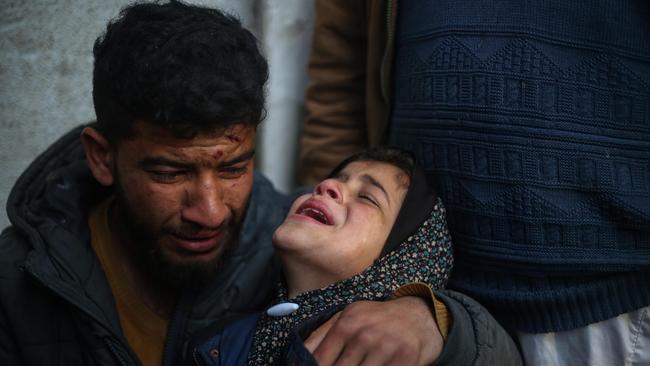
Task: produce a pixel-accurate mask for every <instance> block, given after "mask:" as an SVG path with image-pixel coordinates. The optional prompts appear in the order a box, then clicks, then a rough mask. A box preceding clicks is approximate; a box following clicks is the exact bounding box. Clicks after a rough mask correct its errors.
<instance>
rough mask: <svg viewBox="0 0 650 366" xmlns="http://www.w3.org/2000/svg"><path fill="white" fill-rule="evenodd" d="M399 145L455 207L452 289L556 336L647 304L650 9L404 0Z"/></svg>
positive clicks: (397, 82)
mask: <svg viewBox="0 0 650 366" xmlns="http://www.w3.org/2000/svg"><path fill="white" fill-rule="evenodd" d="M397 9H398V17H397V31H396V34H395V64H394V73H393V75H394V79H393V86H392V88H393V101H392V102H393V110H392V117H391V119H392V121H391V130H390V140H391V142H392V143H396V144H398V145H402V146H406V147H409V148H411V149H413V150H414V151H415V152H416V154H417V155H418V156H419V158H420V159H421V163H422V164H423V165H424V166H425V169H426V170H427V171H428V173H429V174H430V175H431V177H432V178H433V179H434V180H435V181H436V182H437V184H438V188H439V191H440V194H441V196H442V198H443V201H444V203H445V205H446V206H447V209H448V215H449V216H448V219H449V225H450V229H451V233H452V237H453V241H454V245H455V254H456V255H457V258H456V263H457V265H456V267H455V268H454V273H453V275H452V282H451V287H452V288H455V289H456V290H459V291H461V292H464V293H467V294H469V295H471V296H474V297H475V298H476V299H477V300H479V302H481V303H482V304H484V305H486V306H487V307H488V308H489V309H490V311H491V312H492V313H493V314H494V315H495V317H497V319H498V320H499V321H501V322H502V323H503V324H504V325H506V326H509V327H510V328H511V329H513V330H521V331H528V332H547V331H561V330H567V329H572V328H577V327H580V326H584V325H586V324H589V323H593V322H597V321H600V320H604V319H607V318H611V317H613V316H616V315H618V314H621V313H624V312H628V311H631V310H634V309H637V308H640V307H643V306H647V305H649V304H650V2H648V1H647V0H638V1H632V0H611V1H606V0H600V1H588V2H587V1H580V2H577V1H576V2H574V1H566V0H553V1H528V2H523V1H466V0H450V1H427V0H408V1H402V2H400V3H399V4H398V6H397Z"/></svg>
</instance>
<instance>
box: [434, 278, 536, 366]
mask: <svg viewBox="0 0 650 366" xmlns="http://www.w3.org/2000/svg"><path fill="white" fill-rule="evenodd" d="M434 293H435V296H436V298H438V299H440V300H441V301H442V302H443V303H445V305H446V306H447V310H448V311H449V312H450V314H451V318H452V325H451V329H450V330H449V335H448V336H447V339H446V341H445V346H444V348H443V350H442V353H441V354H440V357H439V358H438V361H437V362H436V363H435V365H473V366H482V365H486V366H487V365H502V366H508V365H513V366H514V365H523V361H522V359H521V355H520V354H519V350H518V349H517V346H516V345H515V343H514V341H513V340H512V338H511V337H510V335H509V334H508V333H507V332H506V331H505V329H503V327H501V325H499V323H497V321H496V320H495V319H494V318H493V317H492V315H490V313H489V312H488V311H487V310H486V309H485V308H484V307H483V306H481V305H480V304H479V303H477V302H476V301H474V300H472V299H471V298H469V297H468V296H466V295H463V294H461V293H458V292H455V291H450V290H444V291H435V292H434Z"/></svg>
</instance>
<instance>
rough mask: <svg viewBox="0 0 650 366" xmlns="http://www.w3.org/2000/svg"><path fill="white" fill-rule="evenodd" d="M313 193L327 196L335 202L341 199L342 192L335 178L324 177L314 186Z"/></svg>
mask: <svg viewBox="0 0 650 366" xmlns="http://www.w3.org/2000/svg"><path fill="white" fill-rule="evenodd" d="M314 193H315V194H317V195H321V196H328V197H329V198H331V199H333V200H334V201H336V202H339V203H341V202H342V201H343V194H342V189H341V186H340V184H339V183H338V182H337V181H336V180H335V179H325V180H324V181H322V182H320V183H318V185H317V186H316V187H315V188H314Z"/></svg>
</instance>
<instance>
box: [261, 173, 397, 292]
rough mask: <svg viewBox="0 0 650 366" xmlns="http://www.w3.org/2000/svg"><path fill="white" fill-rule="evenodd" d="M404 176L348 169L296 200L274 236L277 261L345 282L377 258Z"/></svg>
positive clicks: (390, 226)
mask: <svg viewBox="0 0 650 366" xmlns="http://www.w3.org/2000/svg"><path fill="white" fill-rule="evenodd" d="M407 186H408V176H406V174H405V173H404V172H402V171H401V170H400V169H399V168H397V167H395V166H394V165H390V164H387V163H381V162H374V161H358V162H352V163H350V164H348V165H347V166H346V167H345V168H344V169H343V170H342V171H341V172H340V173H339V174H338V175H337V176H336V177H334V178H331V179H326V180H324V181H322V182H321V183H320V184H318V185H317V186H316V187H315V188H314V192H313V193H312V194H307V195H303V196H301V197H299V198H298V199H296V201H295V202H294V203H293V205H292V207H291V209H290V213H289V215H288V216H287V218H286V219H285V221H284V222H283V223H282V225H281V226H280V227H279V228H278V229H277V230H276V232H275V234H274V237H273V239H274V240H273V242H274V244H275V246H276V247H277V248H278V249H279V253H280V256H281V257H282V256H286V255H289V256H294V257H297V258H300V259H301V260H304V261H306V262H308V263H309V264H310V265H313V266H317V267H319V268H320V269H321V270H322V271H323V272H326V273H330V274H333V275H334V276H332V277H331V280H336V281H337V280H342V279H345V278H348V277H351V276H353V275H355V274H357V273H359V272H361V271H363V270H364V269H366V268H367V267H369V266H370V265H371V264H372V263H373V261H374V260H375V259H377V257H378V256H379V254H380V253H381V250H382V248H383V246H384V244H385V242H386V239H387V238H388V234H389V233H390V231H391V228H392V227H393V224H394V223H395V220H396V218H397V214H398V212H399V210H400V208H401V206H402V202H403V201H404V196H405V195H406V190H407Z"/></svg>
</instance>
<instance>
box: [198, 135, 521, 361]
mask: <svg viewBox="0 0 650 366" xmlns="http://www.w3.org/2000/svg"><path fill="white" fill-rule="evenodd" d="M273 244H274V247H275V249H276V252H277V253H278V256H279V258H280V261H281V263H282V272H283V281H281V283H280V284H279V289H278V294H277V297H276V300H275V301H274V302H273V303H272V304H271V306H270V307H269V308H268V309H267V310H266V311H265V312H261V313H256V314H253V315H248V316H245V317H243V318H241V319H237V320H233V321H232V322H230V323H226V325H225V326H221V325H220V324H218V325H216V326H215V327H213V328H210V329H208V330H206V331H203V332H202V333H203V334H202V335H199V336H197V337H196V341H195V343H194V344H193V345H192V346H190V350H191V352H190V353H189V354H188V358H189V362H190V363H194V364H198V365H242V364H248V365H288V364H291V365H294V364H299V365H316V364H317V362H316V360H315V359H314V357H313V356H312V354H311V352H310V351H313V349H314V348H315V346H316V345H315V344H313V343H312V344H309V345H305V344H304V339H306V338H307V336H308V335H310V334H312V331H314V330H315V329H316V328H317V327H320V326H321V325H323V324H325V326H323V327H320V328H319V329H318V330H317V331H316V332H315V333H314V334H312V336H311V339H315V341H314V342H315V343H320V342H326V339H325V338H326V336H325V333H327V332H328V327H329V325H330V324H331V323H332V321H333V320H334V319H336V318H337V316H338V315H337V314H339V311H341V310H342V309H344V308H345V307H346V306H348V305H350V304H352V303H354V302H358V301H364V300H370V301H382V300H386V299H389V298H391V297H399V296H403V295H418V296H422V297H423V298H425V299H426V300H427V302H428V303H429V304H430V306H431V310H432V313H433V315H434V317H435V320H436V323H437V325H438V329H440V332H441V335H442V337H443V338H444V339H448V338H450V337H454V338H458V339H462V336H460V333H461V330H460V329H459V328H460V326H462V324H463V322H462V321H461V319H460V318H458V319H456V320H457V322H458V323H457V325H456V328H454V327H453V325H452V324H453V323H454V316H453V315H450V314H449V313H447V311H446V307H445V305H443V301H444V302H445V303H449V302H450V300H451V298H453V297H455V295H454V294H453V293H450V292H444V291H441V290H442V289H443V288H444V286H445V284H446V282H447V279H448V278H449V274H450V272H451V268H452V259H453V257H452V250H451V238H450V236H449V233H448V231H447V224H446V218H445V211H444V207H443V205H442V202H441V201H440V199H439V198H438V197H437V195H436V194H435V192H434V191H433V190H431V188H430V186H429V184H428V183H427V180H426V178H425V176H424V174H423V172H422V171H421V169H420V168H419V166H417V165H416V164H415V160H414V157H413V156H412V155H411V154H409V153H407V152H406V151H404V150H401V149H397V148H388V147H381V148H373V149H369V150H366V151H364V152H361V153H359V154H356V155H354V156H352V157H350V158H348V159H346V160H344V161H343V162H342V163H341V164H339V166H338V167H336V168H335V169H334V170H333V172H332V173H331V174H330V175H329V178H327V179H325V180H323V181H322V182H320V183H319V184H318V185H316V186H315V188H314V189H313V192H312V193H309V194H305V195H302V196H300V197H298V198H297V199H296V200H295V201H294V203H293V204H292V206H291V208H290V210H289V213H288V215H287V217H286V218H285V220H284V222H283V223H282V224H281V225H280V226H279V227H278V229H277V230H276V231H275V233H274V235H273ZM470 307H474V311H476V312H481V309H479V308H478V307H476V306H475V305H472V306H470ZM456 310H458V309H455V310H454V311H455V312H456ZM486 319H487V321H486V322H485V325H486V328H488V329H490V331H491V332H493V333H492V336H493V338H492V339H487V338H482V337H478V338H479V339H476V340H475V342H476V344H486V345H487V344H489V346H488V347H486V348H485V349H483V350H482V351H481V352H477V354H471V355H470V359H472V362H471V364H475V365H480V364H486V365H487V364H495V362H496V363H498V364H500V365H517V364H520V363H521V360H520V356H519V353H518V351H517V349H516V347H515V346H514V343H513V342H512V340H511V339H510V338H509V337H508V335H507V334H506V333H505V331H504V330H503V329H502V328H500V327H499V326H498V324H497V323H496V322H495V321H494V320H493V319H492V318H491V317H489V315H488V318H486ZM222 324H223V323H222ZM467 349H468V350H469V349H471V347H469V345H468V347H467ZM383 351H386V350H381V349H375V350H374V351H373V352H370V353H368V354H365V355H356V358H354V357H352V358H350V357H346V355H345V354H341V356H340V357H339V359H338V360H331V361H332V363H335V362H334V361H337V362H346V364H351V365H352V364H361V363H363V364H369V365H373V364H376V363H377V362H379V361H380V360H381V359H382V354H383V353H384V352H383ZM448 352H449V353H450V355H448V356H443V357H442V358H441V359H439V361H441V363H442V364H457V365H463V364H468V362H467V361H468V360H467V359H464V358H462V357H461V358H458V357H457V356H456V355H455V353H457V352H458V353H459V352H460V349H455V350H452V349H451V348H450V349H449V351H448ZM347 356H349V355H347ZM391 362H392V363H394V364H404V363H407V364H418V365H421V364H424V360H423V359H422V356H421V355H414V354H399V353H397V355H396V358H394V359H392V360H391ZM325 364H329V363H327V361H326V363H325Z"/></svg>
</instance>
